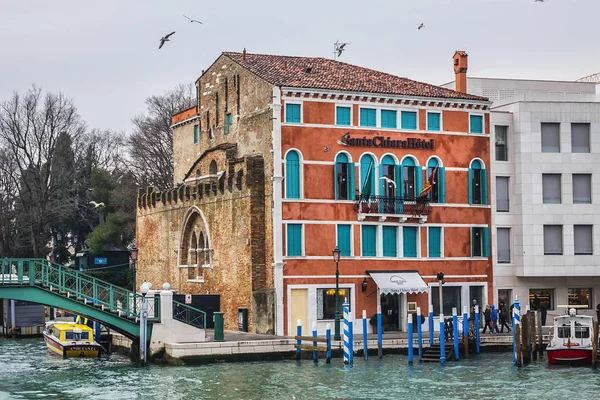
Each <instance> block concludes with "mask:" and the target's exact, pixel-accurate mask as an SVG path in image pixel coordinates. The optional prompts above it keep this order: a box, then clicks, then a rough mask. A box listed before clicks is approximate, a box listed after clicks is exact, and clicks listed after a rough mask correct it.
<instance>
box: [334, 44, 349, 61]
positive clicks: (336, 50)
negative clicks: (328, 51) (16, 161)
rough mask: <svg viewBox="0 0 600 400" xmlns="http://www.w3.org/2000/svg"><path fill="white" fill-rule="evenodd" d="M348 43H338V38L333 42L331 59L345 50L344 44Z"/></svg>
mask: <svg viewBox="0 0 600 400" xmlns="http://www.w3.org/2000/svg"><path fill="white" fill-rule="evenodd" d="M347 44H350V43H340V41H339V39H338V40H337V41H336V42H335V43H334V44H333V59H334V60H335V59H336V58H338V57H339V56H341V55H342V53H343V52H344V51H346V45H347Z"/></svg>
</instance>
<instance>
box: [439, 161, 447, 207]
mask: <svg viewBox="0 0 600 400" xmlns="http://www.w3.org/2000/svg"><path fill="white" fill-rule="evenodd" d="M437 175H438V176H437V179H438V203H445V202H446V168H444V167H438V172H437Z"/></svg>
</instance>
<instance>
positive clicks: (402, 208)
mask: <svg viewBox="0 0 600 400" xmlns="http://www.w3.org/2000/svg"><path fill="white" fill-rule="evenodd" d="M354 210H355V211H356V212H357V213H359V214H393V215H411V216H419V217H420V216H425V215H429V214H431V206H430V205H429V200H428V199H424V200H420V199H405V198H402V197H385V196H362V195H359V196H358V198H357V200H356V202H355V203H354Z"/></svg>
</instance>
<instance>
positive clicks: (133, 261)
mask: <svg viewBox="0 0 600 400" xmlns="http://www.w3.org/2000/svg"><path fill="white" fill-rule="evenodd" d="M137 259H138V249H137V247H134V248H133V249H131V252H130V254H129V262H130V264H131V269H132V272H133V293H135V292H136V286H135V279H136V277H135V273H136V264H137Z"/></svg>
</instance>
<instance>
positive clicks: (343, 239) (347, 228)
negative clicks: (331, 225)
mask: <svg viewBox="0 0 600 400" xmlns="http://www.w3.org/2000/svg"><path fill="white" fill-rule="evenodd" d="M351 231H352V225H338V226H337V247H338V249H340V251H341V253H340V255H341V256H343V257H350V255H351V248H352V247H351V243H350V238H351V234H350V233H351Z"/></svg>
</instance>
